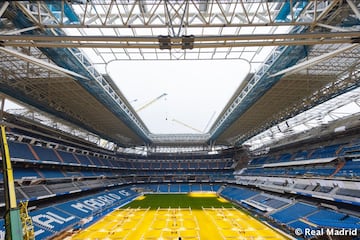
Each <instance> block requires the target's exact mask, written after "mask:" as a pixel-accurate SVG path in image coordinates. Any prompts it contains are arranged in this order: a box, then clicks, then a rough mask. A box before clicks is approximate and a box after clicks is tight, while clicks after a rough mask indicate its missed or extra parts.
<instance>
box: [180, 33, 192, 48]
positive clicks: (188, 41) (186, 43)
mask: <svg viewBox="0 0 360 240" xmlns="http://www.w3.org/2000/svg"><path fill="white" fill-rule="evenodd" d="M194 38H195V37H194V35H189V36H183V37H182V44H181V49H193V48H194Z"/></svg>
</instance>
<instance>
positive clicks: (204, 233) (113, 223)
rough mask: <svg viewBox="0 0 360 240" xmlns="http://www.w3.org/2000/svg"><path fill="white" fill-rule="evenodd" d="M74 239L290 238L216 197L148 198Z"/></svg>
mask: <svg viewBox="0 0 360 240" xmlns="http://www.w3.org/2000/svg"><path fill="white" fill-rule="evenodd" d="M71 239H74V240H80V239H82V240H83V239H86V240H92V239H144V240H147V239H148V240H150V239H157V240H160V239H169V240H170V239H176V240H178V239H209V240H210V239H211V240H214V239H286V237H285V236H283V235H281V234H280V233H278V232H277V231H275V230H273V229H271V228H270V227H268V226H267V225H265V224H263V223H262V222H260V221H258V220H256V219H254V218H253V217H251V216H249V215H247V214H246V213H244V212H242V211H240V210H239V209H236V208H235V207H234V206H233V205H232V204H231V203H229V202H227V201H226V200H225V199H222V198H218V197H216V195H214V194H206V195H203V194H191V195H185V194H178V195H176V194H174V195H168V194H166V195H145V196H142V197H140V198H138V199H136V200H135V201H133V202H132V203H130V204H128V205H126V206H124V207H123V208H120V209H117V210H115V211H114V212H112V213H110V214H108V215H107V216H106V217H105V218H103V219H102V220H100V221H99V222H97V223H96V224H94V225H92V226H91V227H89V228H87V229H84V230H83V231H81V232H79V233H78V234H76V235H74V236H73V237H72V238H71Z"/></svg>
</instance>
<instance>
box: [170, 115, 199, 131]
mask: <svg viewBox="0 0 360 240" xmlns="http://www.w3.org/2000/svg"><path fill="white" fill-rule="evenodd" d="M172 121H173V122H176V123H178V124H180V125H182V126H184V127H187V128H189V129H191V130H193V131H195V132H198V133H203V132H202V131H200V130H199V129H196V128H194V127H192V126H190V125H189V124H186V123H184V122H181V121H179V120H177V119H174V118H173V119H172Z"/></svg>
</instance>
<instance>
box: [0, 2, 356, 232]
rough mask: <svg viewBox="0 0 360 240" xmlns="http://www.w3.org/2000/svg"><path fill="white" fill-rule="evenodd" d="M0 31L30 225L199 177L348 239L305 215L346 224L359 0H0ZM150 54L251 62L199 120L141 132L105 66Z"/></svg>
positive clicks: (278, 214) (50, 225)
mask: <svg viewBox="0 0 360 240" xmlns="http://www.w3.org/2000/svg"><path fill="white" fill-rule="evenodd" d="M0 32H1V33H0V34H1V36H0V39H1V42H0V91H1V97H2V111H1V116H2V124H3V125H4V126H6V136H7V143H8V148H9V152H10V157H11V163H12V168H13V174H14V184H15V192H16V199H17V201H18V202H27V203H28V207H27V209H28V210H29V213H28V214H29V216H30V217H31V221H32V226H33V227H34V233H35V238H36V239H52V238H57V237H58V238H59V237H63V236H64V234H68V233H69V232H71V230H73V229H79V228H84V227H86V226H89V225H91V224H92V223H94V222H96V221H97V220H99V219H101V218H102V217H103V216H105V215H106V214H108V213H109V212H111V211H112V210H114V209H116V208H118V207H120V206H122V205H124V204H126V203H128V202H131V201H132V200H134V199H135V198H137V197H138V196H140V195H142V194H143V193H144V192H152V193H188V192H199V191H204V192H216V193H217V195H219V196H221V197H223V198H225V199H227V200H229V201H231V202H233V203H234V204H235V205H237V206H239V207H241V208H244V209H246V210H247V211H248V212H249V213H250V214H252V215H254V216H257V217H258V218H259V219H261V220H262V221H265V222H267V223H268V224H269V225H270V226H273V227H274V228H277V229H279V230H281V231H282V232H283V233H285V234H287V236H290V237H291V236H292V237H294V238H319V239H353V238H356V236H355V235H351V234H350V233H349V234H347V235H346V234H345V235H342V236H335V235H336V234H335V233H336V232H335V233H334V232H330V233H329V232H327V234H321V236H319V235H320V234H317V233H319V232H316V230H321V229H324V228H327V229H334V231H335V230H339V231H340V230H344V229H356V230H358V229H359V228H360V211H359V206H360V190H359V189H360V159H359V156H360V135H359V132H360V115H359V112H360V111H359V110H358V109H359V106H360V94H359V91H360V90H359V85H360V46H359V43H360V1H358V0H329V1H321V0H314V1H307V0H303V1H300V0H292V1H276V0H275V1H262V0H255V1H245V0H237V1H235V0H217V1H215V0H214V1H212V0H187V1H175V0H174V1H172V0H168V1H165V0H156V1H136V0H126V1H125V0H88V1H86V0H62V1H50V0H49V1H2V2H1V3H0ZM161 60H164V61H180V60H185V61H187V60H188V61H194V60H195V61H202V60H208V61H209V66H211V68H213V67H214V68H216V67H217V66H216V65H211V61H215V60H223V61H234V60H243V61H246V62H247V63H248V64H249V65H250V66H251V68H250V71H249V72H248V73H247V74H246V76H245V77H244V79H243V81H242V83H241V84H239V86H238V88H237V89H233V95H232V96H231V97H230V98H229V101H228V102H226V103H224V106H225V107H224V108H223V109H221V110H220V111H219V112H218V115H216V116H215V117H214V115H213V116H211V118H212V121H211V125H210V126H209V129H208V131H206V132H194V131H193V130H194V127H192V126H191V124H184V123H181V122H180V121H177V123H178V124H182V125H183V127H185V128H188V132H185V133H172V132H168V133H161V134H157V133H154V132H152V131H151V130H149V128H148V127H147V123H145V122H146V121H147V120H145V119H143V118H142V117H141V116H142V115H141V114H140V113H139V110H135V107H134V105H133V104H134V103H132V100H131V99H127V98H126V97H125V95H126V94H125V92H123V91H122V86H121V83H118V82H117V81H118V80H119V79H114V76H113V75H111V74H109V73H108V72H107V71H106V68H107V65H108V63H110V62H114V61H115V62H117V64H118V66H120V67H119V75H118V76H117V77H118V78H120V79H121V64H122V62H124V61H149V62H156V61H161ZM133 71H134V72H136V71H141V69H133ZM218 71H219V72H220V76H221V71H222V69H221V67H219V68H218ZM145 77H146V75H145ZM159 77H163V76H161V74H159ZM168 77H171V76H168ZM185 77H186V78H189V77H191V75H188V74H185V73H184V78H185ZM192 81H194V82H195V81H197V79H192ZM219 81H224V79H219ZM156 87H158V86H155V88H156ZM139 88H141V86H139ZM189 88H190V86H189ZM202 91H206V89H205V90H199V91H198V98H199V99H201V94H202ZM186 94H187V93H186V91H184V92H182V95H183V98H184V99H185V98H186ZM218 94H221V92H218ZM163 97H164V94H163V95H161V96H160V97H158V98H157V99H154V100H153V101H149V102H148V103H147V104H145V105H144V106H143V108H146V110H148V111H151V108H152V107H153V106H154V105H156V101H159V99H160V98H163ZM150 98H151V97H150ZM169 98H170V96H169ZM9 102H11V103H16V104H18V105H20V106H22V107H21V109H19V108H17V109H5V106H6V104H8V103H9ZM180 104H181V103H180ZM174 108H175V109H176V106H174ZM186 108H190V107H189V106H187V107H186ZM209 118H210V117H209ZM209 121H210V120H209ZM173 122H174V121H173ZM3 175H5V174H4V171H2V172H1V178H2V177H3ZM6 182H7V180H4V181H3V180H1V188H2V189H1V191H0V195H1V197H0V201H1V202H0V205H1V209H0V210H1V214H2V215H4V214H5V213H6V212H8V211H9V209H8V208H7V207H6V204H5V195H6V186H5V185H6V184H7V183H6ZM24 221H25V220H24ZM0 223H1V226H2V230H1V231H2V232H1V233H2V236H4V234H5V220H4V219H3V218H2V219H1V220H0ZM299 229H300V231H301V232H300V233H299V232H294V231H295V230H299ZM306 229H311V230H314V231H313V232H312V233H311V234H309V233H306V231H305V230H306ZM329 234H333V236H327V235H329ZM357 234H358V233H357Z"/></svg>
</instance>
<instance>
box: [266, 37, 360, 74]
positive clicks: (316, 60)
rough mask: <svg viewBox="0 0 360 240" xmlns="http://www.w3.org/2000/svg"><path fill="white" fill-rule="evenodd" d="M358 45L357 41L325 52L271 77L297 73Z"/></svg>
mask: <svg viewBox="0 0 360 240" xmlns="http://www.w3.org/2000/svg"><path fill="white" fill-rule="evenodd" d="M358 46H359V44H358V43H357V44H352V45H350V46H346V47H344V48H341V49H338V50H335V51H333V52H329V53H326V54H323V55H321V56H318V57H314V58H312V59H309V60H307V61H305V62H302V63H299V64H297V65H295V66H292V67H289V68H286V69H284V70H282V71H279V72H277V73H275V74H272V75H270V77H276V76H279V75H283V74H285V73H296V72H299V71H301V70H303V69H306V68H308V67H311V66H313V65H316V64H319V63H321V62H323V61H326V60H328V59H329V58H333V57H335V56H337V55H338V54H340V53H343V52H345V51H348V50H351V49H353V48H356V47H358Z"/></svg>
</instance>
